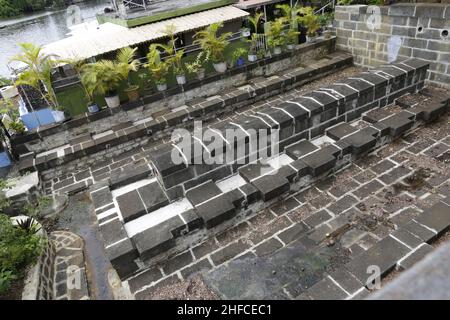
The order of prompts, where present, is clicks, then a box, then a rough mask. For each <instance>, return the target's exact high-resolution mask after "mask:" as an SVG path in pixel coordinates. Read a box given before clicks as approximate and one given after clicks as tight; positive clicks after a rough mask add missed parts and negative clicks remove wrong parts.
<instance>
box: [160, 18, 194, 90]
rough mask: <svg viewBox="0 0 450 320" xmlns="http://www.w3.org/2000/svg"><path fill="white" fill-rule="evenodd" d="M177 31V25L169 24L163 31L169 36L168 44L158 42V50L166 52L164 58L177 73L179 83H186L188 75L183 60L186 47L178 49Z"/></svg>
mask: <svg viewBox="0 0 450 320" xmlns="http://www.w3.org/2000/svg"><path fill="white" fill-rule="evenodd" d="M175 32H176V27H175V25H173V24H171V25H167V26H166V28H165V29H164V30H163V33H164V34H165V35H167V36H168V37H169V41H168V42H167V44H160V43H156V44H155V46H156V48H157V49H158V50H160V52H162V53H164V54H165V56H166V58H165V59H164V60H165V61H166V62H167V64H168V65H169V67H170V68H172V70H173V72H174V73H175V76H176V79H177V83H178V84H185V83H186V76H185V71H184V67H183V62H182V58H183V56H184V49H179V50H177V48H176V41H177V40H178V38H176V37H175Z"/></svg>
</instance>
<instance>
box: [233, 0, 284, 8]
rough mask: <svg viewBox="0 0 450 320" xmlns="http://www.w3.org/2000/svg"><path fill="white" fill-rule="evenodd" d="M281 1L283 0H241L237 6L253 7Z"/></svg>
mask: <svg viewBox="0 0 450 320" xmlns="http://www.w3.org/2000/svg"><path fill="white" fill-rule="evenodd" d="M281 1H283V0H245V1H242V0H241V1H239V2H238V3H236V4H235V6H236V7H238V8H241V9H251V8H256V7H259V6H263V5H267V4H272V3H278V2H281Z"/></svg>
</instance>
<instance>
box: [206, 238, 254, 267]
mask: <svg viewBox="0 0 450 320" xmlns="http://www.w3.org/2000/svg"><path fill="white" fill-rule="evenodd" d="M248 248H249V244H248V243H247V242H244V241H241V240H240V241H237V242H233V243H231V244H229V245H228V246H226V247H225V248H223V249H221V250H219V251H217V252H215V253H214V254H212V255H211V260H212V261H213V262H214V265H216V266H218V265H220V264H222V263H224V262H225V261H227V260H230V259H232V258H234V257H235V256H237V255H238V254H240V253H242V252H244V251H245V250H247V249H248Z"/></svg>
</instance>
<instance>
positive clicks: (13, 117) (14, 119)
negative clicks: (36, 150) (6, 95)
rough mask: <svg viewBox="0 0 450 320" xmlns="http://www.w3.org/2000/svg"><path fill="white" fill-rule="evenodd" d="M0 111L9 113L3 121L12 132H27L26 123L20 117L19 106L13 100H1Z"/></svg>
mask: <svg viewBox="0 0 450 320" xmlns="http://www.w3.org/2000/svg"><path fill="white" fill-rule="evenodd" d="M0 113H1V114H3V115H7V116H6V117H4V118H3V120H2V121H3V123H4V125H5V127H6V129H7V130H8V131H9V132H10V133H12V134H22V133H24V132H25V125H24V124H23V122H22V120H21V119H20V115H19V110H18V107H17V106H16V105H14V103H13V102H12V101H11V100H9V99H2V100H0Z"/></svg>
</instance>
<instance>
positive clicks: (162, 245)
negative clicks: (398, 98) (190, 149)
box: [113, 68, 446, 281]
mask: <svg viewBox="0 0 450 320" xmlns="http://www.w3.org/2000/svg"><path fill="white" fill-rule="evenodd" d="M385 70H387V68H386V69H385ZM445 110H446V109H443V111H445ZM394 116H396V117H395V119H397V120H398V122H395V121H392V120H391V122H389V126H388V125H387V124H386V122H383V121H384V120H383V119H381V120H379V121H378V122H381V123H383V125H384V127H385V128H388V129H389V130H386V132H385V133H384V136H382V130H381V129H377V128H376V125H377V124H378V122H376V123H375V124H374V125H369V126H367V127H364V128H362V129H356V130H352V129H349V128H348V127H346V126H347V125H349V124H340V125H337V126H335V127H333V128H332V129H335V130H334V132H335V133H333V134H332V135H333V137H334V138H336V140H335V139H331V138H329V137H326V136H322V137H318V138H316V139H312V140H310V141H307V142H306V140H303V142H301V143H300V145H296V144H294V145H290V146H288V147H286V150H290V153H289V154H291V155H294V157H290V156H289V155H288V154H285V153H281V154H278V155H275V156H274V157H272V158H270V159H269V161H267V164H266V165H262V164H261V163H258V162H256V163H254V164H248V165H245V166H240V167H239V166H238V170H236V167H235V166H233V165H230V164H225V165H223V166H222V167H223V168H226V169H227V170H224V171H222V172H220V171H218V170H217V169H218V168H219V169H220V167H217V166H216V167H214V166H209V167H205V168H206V169H207V168H213V170H212V171H209V172H208V171H207V170H205V169H203V172H204V173H203V174H202V175H200V176H198V177H197V178H200V179H199V180H198V182H199V183H194V184H191V187H190V188H185V187H181V188H180V190H181V192H180V193H178V199H179V198H181V200H176V201H175V198H173V199H171V196H173V195H174V194H173V193H170V192H169V191H170V188H169V189H166V188H165V185H164V177H161V174H160V172H159V173H158V181H159V182H160V184H161V187H162V190H164V191H165V192H166V194H167V196H168V197H169V199H171V201H172V202H171V203H170V204H168V205H166V206H165V207H161V208H160V209H157V210H155V211H153V212H148V213H147V214H144V215H143V216H141V217H139V218H137V219H134V220H130V221H129V222H127V223H126V224H125V229H126V230H127V233H128V236H129V238H131V240H132V241H133V242H134V243H135V245H136V247H137V250H138V252H139V255H140V256H141V258H145V259H149V258H153V257H156V256H158V255H161V254H163V253H164V252H166V253H167V252H169V251H170V252H172V251H173V250H175V248H176V246H177V241H178V240H177V238H180V237H181V236H184V235H185V234H186V233H188V234H190V232H191V231H195V230H196V229H198V228H203V227H205V228H206V229H211V232H213V233H215V232H218V230H220V228H226V226H227V223H232V222H233V220H232V219H233V218H234V217H236V216H238V215H240V214H242V213H243V212H245V211H246V210H257V209H256V208H261V206H262V207H265V206H269V205H270V204H271V203H273V202H274V201H276V200H278V199H280V198H282V197H283V196H285V195H286V194H287V193H288V192H289V191H291V190H298V189H300V188H304V187H306V186H308V185H310V184H311V183H312V182H313V181H315V180H317V179H319V178H322V177H324V176H326V175H327V174H328V173H329V172H333V171H334V170H336V169H338V168H340V167H341V166H343V165H345V164H348V163H349V162H350V161H352V159H353V160H354V159H357V158H358V157H360V156H361V154H364V153H366V152H369V151H371V150H373V149H374V148H377V147H380V146H381V145H383V144H385V143H388V142H389V141H392V140H393V139H394V138H396V137H397V136H398V135H399V134H404V133H405V131H404V130H397V129H398V128H402V127H403V126H404V123H405V121H407V122H408V123H409V122H413V123H414V125H418V124H420V123H422V122H423V118H421V117H417V116H415V115H414V114H411V113H409V112H408V111H407V110H406V111H403V112H400V113H397V114H395V115H394ZM387 119H389V118H387ZM237 123H239V122H236V124H237ZM228 124H229V125H233V124H232V123H229V122H228ZM355 124H357V123H351V126H352V125H355ZM280 126H281V125H280ZM341 126H342V128H344V129H345V130H342V131H343V132H349V134H348V135H345V134H339V133H336V132H338V131H339V130H338V129H340V128H341ZM293 128H294V125H293V124H291V132H292V131H293V130H294V129H293ZM354 128H356V127H354ZM330 130H331V129H330ZM156 152H158V151H156ZM155 158H157V157H155ZM164 164H165V163H161V164H160V165H157V164H154V167H155V168H162V167H163V165H164ZM199 166H200V165H194V166H193V165H191V166H188V167H187V169H189V168H194V170H193V171H191V174H192V173H194V174H195V173H198V171H197V170H200V169H201V167H199ZM169 168H172V169H167V168H166V169H165V170H169V171H165V172H166V173H167V172H170V174H167V175H166V177H167V176H170V175H176V174H180V173H182V172H183V170H185V169H181V170H180V169H177V168H174V167H173V166H170V165H169ZM156 171H157V172H158V169H157V170H156ZM187 177H188V179H191V178H190V177H192V175H187ZM205 177H206V178H205ZM201 179H204V180H203V181H202V180H201ZM187 185H189V184H185V186H187ZM113 192H114V191H113ZM258 200H261V201H258ZM342 201H347V200H346V199H345V197H344V198H343V199H342ZM181 204H183V205H181ZM336 205H337V204H336ZM438 209H439V208H438ZM330 210H331V211H332V212H334V211H333V208H330ZM339 218H342V217H339ZM435 221H439V223H441V222H442V221H444V222H446V220H445V219H444V220H443V219H442V217H441V216H440V214H439V213H433V218H430V219H429V220H427V221H423V223H428V224H430V227H429V228H432V227H431V226H435V225H434V223H435ZM225 222H227V223H225ZM228 225H229V224H228ZM323 226H325V227H323ZM420 226H422V225H420ZM320 227H321V228H322V229H323V230H322V231H320V232H319V233H320V234H319V233H317V235H318V236H317V237H315V236H313V238H314V239H312V240H313V241H316V242H321V241H323V239H324V237H323V236H326V235H327V234H335V233H339V232H340V230H342V229H343V228H346V227H348V221H347V222H346V221H341V220H340V219H338V218H336V219H335V220H331V221H330V222H329V223H327V224H324V225H321V226H320ZM435 227H436V226H435ZM422 228H425V227H423V226H422ZM444 229H445V227H441V228H440V229H439V230H441V231H442V230H444ZM405 230H406V231H408V232H409V233H411V234H412V236H416V237H417V238H419V239H421V240H423V239H422V237H420V236H417V235H416V234H415V233H414V232H413V231H411V228H409V227H408V226H405ZM426 230H428V229H426ZM436 230H437V229H436ZM314 232H315V231H312V232H311V234H313V233H314ZM437 232H438V231H436V232H435V233H433V234H432V235H435V234H436V233H437ZM194 234H195V233H194ZM194 234H190V235H189V236H191V235H192V236H194ZM399 237H400V235H399ZM391 239H392V240H393V241H396V243H395V245H394V246H393V250H394V249H395V247H396V248H397V249H398V250H397V249H395V250H397V251H395V250H394V251H395V252H394V253H393V254H392V255H391V256H389V257H387V258H386V261H384V262H383V268H382V269H383V271H382V272H383V273H386V272H388V271H389V270H391V268H392V267H393V266H395V264H396V263H397V261H398V260H399V259H400V258H401V257H397V253H400V255H403V251H405V250H403V249H402V248H403V247H404V248H406V251H409V250H410V248H411V247H412V246H413V245H411V247H410V246H409V245H405V244H402V243H401V242H399V241H398V240H395V239H394V238H390V239H387V240H386V241H385V242H386V243H388V242H389V243H388V246H389V245H390V244H391V243H390V242H391ZM402 239H403V240H404V239H405V238H402ZM405 241H406V240H405ZM423 241H425V240H423ZM397 243H398V244H397ZM380 246H381V245H380ZM171 250H172V251H171ZM374 250H377V249H376V248H375V249H374ZM380 250H381V249H380ZM397 258H398V259H397ZM124 263H126V262H124ZM128 263H129V264H131V265H132V264H133V263H134V262H133V261H130V260H128ZM133 268H137V266H134V267H133ZM351 268H352V269H355V270H353V271H354V272H355V273H357V274H358V275H359V278H361V277H362V271H361V270H362V269H361V268H362V267H361V265H355V266H351ZM358 268H359V269H358ZM360 269H361V270H360ZM361 281H362V280H361Z"/></svg>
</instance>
